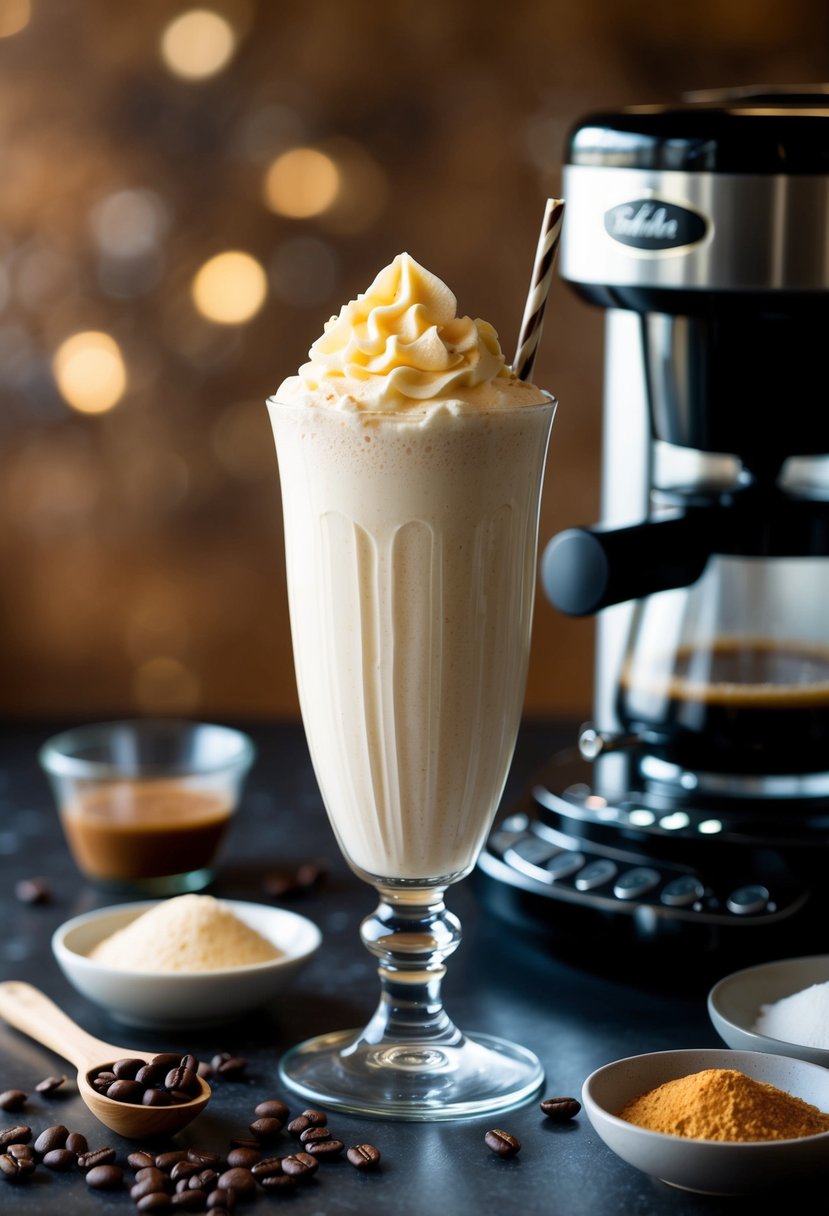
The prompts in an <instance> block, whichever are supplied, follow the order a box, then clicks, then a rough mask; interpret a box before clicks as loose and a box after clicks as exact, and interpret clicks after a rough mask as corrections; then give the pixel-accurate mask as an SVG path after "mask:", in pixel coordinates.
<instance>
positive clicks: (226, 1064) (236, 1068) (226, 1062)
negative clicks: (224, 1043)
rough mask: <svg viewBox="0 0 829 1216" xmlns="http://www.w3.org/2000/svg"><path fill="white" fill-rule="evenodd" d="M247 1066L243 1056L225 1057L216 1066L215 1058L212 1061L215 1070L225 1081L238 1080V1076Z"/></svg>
mask: <svg viewBox="0 0 829 1216" xmlns="http://www.w3.org/2000/svg"><path fill="white" fill-rule="evenodd" d="M247 1066H248V1062H247V1060H246V1059H244V1057H243V1056H228V1057H227V1058H226V1059H223V1060H222V1061H221V1063H220V1064H219V1065H218V1067H217V1066H216V1062H215V1060H214V1062H213V1068H214V1070H215V1072H216V1073H217V1074H218V1076H220V1077H222V1078H223V1079H224V1080H225V1081H236V1080H238V1079H239V1077H241V1076H242V1074H243V1073H244V1071H245V1069H246V1068H247Z"/></svg>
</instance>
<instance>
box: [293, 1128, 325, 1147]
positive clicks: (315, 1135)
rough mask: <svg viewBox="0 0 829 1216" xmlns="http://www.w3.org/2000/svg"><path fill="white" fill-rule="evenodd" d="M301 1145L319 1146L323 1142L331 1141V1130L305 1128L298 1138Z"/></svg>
mask: <svg viewBox="0 0 829 1216" xmlns="http://www.w3.org/2000/svg"><path fill="white" fill-rule="evenodd" d="M299 1139H300V1141H301V1143H302V1144H306V1145H308V1144H320V1143H321V1142H322V1141H323V1140H330V1139H331V1130H330V1128H327V1127H306V1129H305V1131H304V1132H302V1134H301V1135H300V1137H299Z"/></svg>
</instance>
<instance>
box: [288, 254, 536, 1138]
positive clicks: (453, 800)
mask: <svg viewBox="0 0 829 1216" xmlns="http://www.w3.org/2000/svg"><path fill="white" fill-rule="evenodd" d="M268 407H269V410H270V415H271V420H272V422H273V428H274V435H275V438H276V447H277V454H278V459H279V474H280V481H281V486H282V500H283V514H284V527H285V545H286V555H287V574H288V596H289V604H290V615H291V630H292V636H293V647H294V660H295V666H296V674H297V683H298V688H299V696H300V704H301V709H302V717H303V722H304V725H305V730H306V734H307V737H308V743H309V747H310V751H311V756H312V760H313V764H314V770H315V773H316V776H317V779H318V782H319V786H320V790H321V792H322V797H323V801H324V803H325V806H326V808H327V811H328V815H329V817H330V820H331V823H332V825H333V828H334V831H335V833H336V835H337V839H338V841H339V844H340V846H341V848H342V850H343V853H344V854H345V856H346V858H347V859H348V861H349V862H350V864H351V865H352V867H353V868H354V869H355V870H356V872H357V873H358V874H359V875H360V876H361V877H362V878H364V879H365V880H366V881H369V882H371V883H373V885H374V886H376V887H377V889H378V891H379V893H380V895H381V904H380V907H379V908H378V910H377V912H376V913H375V914H374V916H373V917H369V918H367V920H366V921H365V922H364V925H363V940H364V942H365V943H366V945H367V947H368V948H369V949H370V950H372V952H373V953H375V954H376V955H377V956H378V958H379V959H380V977H381V987H382V997H381V1003H380V1007H379V1008H378V1010H377V1013H376V1014H375V1017H374V1018H373V1019H372V1021H371V1023H370V1024H369V1026H368V1027H367V1028H366V1029H365V1030H364V1031H363V1032H362V1033H360V1034H358V1033H357V1032H345V1033H343V1034H342V1035H337V1036H331V1035H327V1036H323V1038H322V1039H320V1040H312V1041H311V1043H309V1044H302V1045H301V1046H300V1047H298V1048H296V1049H294V1051H293V1052H291V1053H289V1056H288V1057H287V1058H284V1059H283V1062H282V1065H281V1071H282V1077H283V1080H285V1081H286V1082H287V1083H288V1084H290V1085H292V1087H293V1088H295V1089H298V1090H299V1092H301V1093H302V1094H304V1095H305V1096H306V1097H309V1098H314V1099H316V1100H319V1101H323V1100H325V1101H326V1102H328V1104H329V1105H335V1106H342V1107H346V1108H350V1109H354V1110H362V1111H370V1112H372V1113H377V1114H383V1113H385V1114H389V1113H391V1114H396V1115H399V1116H402V1117H407V1118H443V1117H457V1115H459V1114H474V1113H480V1112H481V1111H483V1110H488V1109H497V1108H499V1107H503V1106H504V1105H509V1104H513V1103H514V1102H515V1101H516V1100H517V1099H518V1098H520V1097H521V1096H524V1095H529V1094H531V1093H532V1092H534V1091H535V1089H536V1088H537V1087H538V1085H539V1084H540V1081H541V1079H542V1077H543V1074H542V1073H541V1069H540V1065H539V1064H538V1061H537V1060H536V1059H535V1057H534V1056H532V1055H531V1054H530V1053H528V1052H526V1051H524V1049H523V1048H519V1047H515V1045H513V1044H507V1043H503V1042H502V1041H501V1040H493V1039H489V1038H488V1037H487V1036H476V1037H475V1038H474V1039H473V1037H472V1036H469V1037H466V1036H463V1035H462V1034H461V1033H460V1031H458V1030H457V1028H456V1027H454V1025H453V1024H452V1023H451V1021H450V1020H449V1019H448V1017H447V1016H446V1014H445V1012H444V1011H443V1008H442V1005H441V1003H440V997H439V984H440V978H441V976H442V974H443V970H444V965H443V961H444V959H445V957H446V956H447V955H448V954H449V953H451V951H452V950H454V949H455V948H456V946H457V944H458V942H459V940H460V934H459V930H458V924H457V920H456V919H455V918H454V917H452V916H451V914H449V913H447V912H446V910H445V908H444V906H443V901H442V895H443V891H444V889H445V888H446V887H447V886H448V885H449V884H450V883H452V882H454V881H457V880H458V879H459V878H462V877H463V876H464V875H465V874H467V873H468V872H469V870H470V869H471V868H472V866H473V865H474V863H475V860H476V858H477V856H478V852H479V850H480V848H481V846H482V844H483V841H484V838H485V836H486V834H487V831H488V830H489V828H490V825H491V823H492V820H493V817H494V814H495V811H496V808H497V805H498V802H499V799H500V797H501V793H502V791H503V787H504V782H505V780H506V776H507V771H508V768H509V764H510V761H511V758H512V753H513V748H514V745H515V738H516V734H517V730H518V725H519V720H520V715H521V706H522V700H523V696H524V687H525V681H526V673H527V659H528V654H529V646H530V629H531V623H532V615H533V598H534V583H535V564H536V547H537V529H538V509H539V500H540V493H541V481H542V476H543V471H544V461H545V455H546V449H547V440H548V437H549V431H550V424H551V421H552V415H553V410H554V402H553V400H552V398H551V397H550V396H549V395H548V394H545V393H543V392H542V391H541V390H539V389H537V388H536V387H534V386H533V385H531V384H526V383H524V382H522V381H521V380H519V379H518V378H517V377H516V376H514V375H513V374H512V372H511V371H510V369H509V368H508V367H507V366H506V364H505V361H504V357H503V355H502V353H501V349H500V346H499V344H498V338H497V335H496V333H495V331H494V329H493V328H492V326H491V325H489V324H488V323H487V322H485V321H479V320H472V319H471V318H470V317H465V316H462V317H458V316H457V307H456V301H455V297H454V296H453V295H452V293H451V292H450V291H449V289H448V288H447V287H446V286H444V284H443V283H442V282H441V281H440V280H439V279H437V278H435V276H434V275H432V274H430V273H429V272H428V271H426V270H424V269H423V267H421V266H419V265H418V264H417V262H415V261H414V260H413V259H412V258H410V257H409V256H408V255H407V254H401V255H399V256H398V257H397V258H395V260H394V262H393V263H392V264H391V265H390V266H388V267H386V269H385V270H383V271H381V273H380V274H379V275H378V276H377V278H376V279H375V280H374V282H373V283H372V284H371V286H370V287H369V289H368V290H367V291H366V292H365V294H364V295H361V296H359V297H358V298H357V299H356V300H353V301H351V302H350V303H349V304H347V305H345V306H344V307H343V309H342V310H341V312H340V314H339V315H338V316H337V317H333V318H332V319H331V320H330V321H329V322H328V324H327V325H326V327H325V331H324V333H323V334H322V336H321V337H320V338H319V339H318V340H317V342H315V343H314V345H313V347H312V348H311V352H310V362H308V363H307V364H305V365H304V366H303V367H301V368H300V370H299V373H298V375H297V376H292V377H291V378H289V379H288V380H286V381H285V382H284V383H283V384H282V385H281V387H280V389H279V390H278V391H277V393H276V394H275V396H274V397H273V398H272V399H271V400H270V401H269V402H268ZM484 1040H486V1042H484Z"/></svg>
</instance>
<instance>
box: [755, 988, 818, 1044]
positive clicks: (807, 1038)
mask: <svg viewBox="0 0 829 1216" xmlns="http://www.w3.org/2000/svg"><path fill="white" fill-rule="evenodd" d="M754 1029H755V1030H756V1031H757V1033H758V1034H765V1035H768V1037H769V1038H770V1039H782V1040H783V1041H784V1042H786V1043H801V1044H802V1045H803V1046H804V1047H821V1048H823V1050H824V1051H829V983H823V984H810V986H809V987H808V988H803V989H802V990H801V991H800V992H793V993H792V995H791V996H784V997H782V998H781V999H780V1000H779V1001H774V1002H773V1003H772V1004H770V1005H762V1006H761V1008H760V1016H759V1017H758V1019H757V1022H756V1024H755V1026H754Z"/></svg>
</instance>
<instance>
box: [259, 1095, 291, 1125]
mask: <svg viewBox="0 0 829 1216" xmlns="http://www.w3.org/2000/svg"><path fill="white" fill-rule="evenodd" d="M253 1113H254V1114H255V1115H256V1117H257V1119H280V1120H281V1121H282V1123H284V1122H285V1120H286V1119H287V1118H288V1115H289V1114H290V1113H291V1112H290V1111H289V1110H288V1107H287V1106H286V1105H285V1103H284V1102H280V1101H279V1099H278V1098H266V1099H265V1101H264V1102H260V1103H258V1105H257V1106H256V1108H255V1109H254V1112H253Z"/></svg>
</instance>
